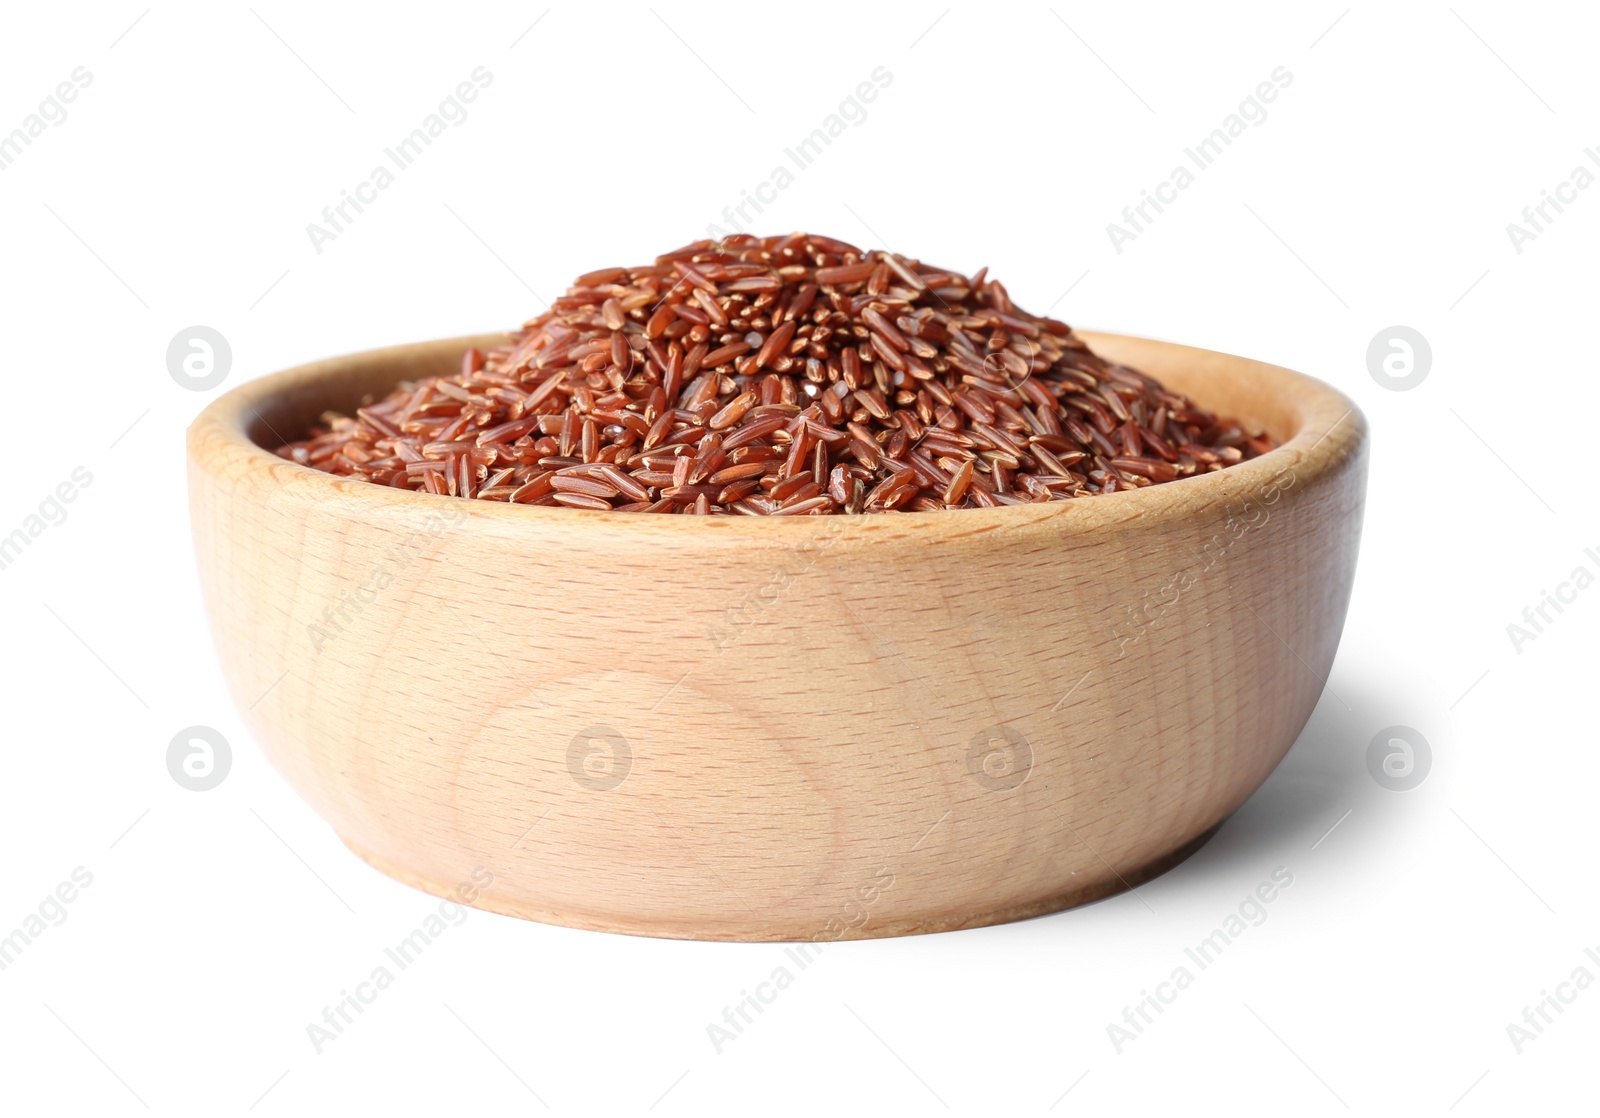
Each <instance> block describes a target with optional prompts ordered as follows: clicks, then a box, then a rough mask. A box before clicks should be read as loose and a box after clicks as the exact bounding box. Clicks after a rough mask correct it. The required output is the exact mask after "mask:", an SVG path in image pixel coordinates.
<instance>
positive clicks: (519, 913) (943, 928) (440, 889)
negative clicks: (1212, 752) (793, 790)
mask: <svg viewBox="0 0 1600 1118" xmlns="http://www.w3.org/2000/svg"><path fill="white" fill-rule="evenodd" d="M1221 829H1222V824H1221V823H1218V824H1217V825H1216V826H1215V827H1212V828H1211V829H1210V830H1208V831H1205V832H1204V833H1202V834H1200V835H1199V836H1197V837H1195V838H1193V839H1190V840H1189V841H1188V842H1186V843H1184V844H1183V845H1182V846H1179V847H1178V848H1176V849H1175V850H1172V851H1169V852H1168V853H1166V854H1163V855H1162V856H1161V857H1159V858H1156V859H1154V860H1153V861H1150V862H1147V863H1146V864H1145V865H1143V866H1140V867H1139V868H1138V869H1136V870H1132V871H1130V872H1128V873H1124V874H1120V875H1118V879H1117V880H1115V881H1112V882H1109V883H1100V884H1096V885H1091V886H1089V887H1087V888H1080V889H1071V890H1067V891H1066V892H1062V893H1054V894H1051V895H1050V896H1048V897H1044V898H1041V899H1039V900H1034V901H1027V902H1025V903H1023V904H1016V905H1008V906H1006V907H1004V908H997V909H989V910H987V911H984V912H974V913H958V914H952V915H949V916H928V917H918V918H915V919H908V920H898V921H885V922H882V923H873V922H870V921H869V922H868V923H867V924H864V925H863V926H861V927H859V928H848V929H846V930H845V931H844V932H843V934H841V935H839V936H837V937H829V938H828V939H826V940H819V939H818V937H817V936H816V930H815V929H814V928H800V927H795V926H783V925H773V926H763V927H758V928H751V927H744V928H735V929H731V930H730V929H727V928H721V927H719V928H704V927H698V926H695V925H692V924H682V925H679V924H671V923H666V922H661V921H654V920H639V921H629V920H616V919H611V918H607V917H601V916H595V915H593V914H589V913H575V912H570V911H558V910H552V909H547V908H541V907H540V906H539V905H537V904H535V903H532V902H528V901H524V900H521V899H519V898H516V897H507V896H504V895H488V896H479V897H478V898H477V899H476V900H474V901H473V902H472V903H471V904H470V905H469V906H468V907H470V908H478V909H482V910H484V911H485V912H495V913H499V914H500V915H502V916H515V917H517V918H518V919H521V920H532V921H535V922H537V923H540V924H554V925H556V926H558V927H563V928H577V929H580V930H582V931H589V932H615V933H618V934H622V935H634V936H649V937H652V938H655V939H693V940H711V941H722V942H731V943H790V942H802V941H806V940H817V941H819V942H829V943H832V942H837V941H839V940H847V939H887V938H889V937H892V936H912V935H926V934H928V933H930V932H953V931H959V930H961V929H964V928H983V927H987V926H989V925H991V924H1009V923H1011V922H1012V921H1015V920H1027V919H1030V918H1031V917H1034V916H1046V915H1048V914H1050V913H1052V912H1060V911H1062V910H1063V909H1068V908H1076V907H1077V906H1079V905H1085V904H1090V903H1092V902H1094V901H1099V900H1104V899H1105V898H1107V897H1112V896H1115V895H1116V894H1118V893H1123V892H1126V891H1128V890H1130V889H1135V888H1137V887H1138V886H1140V885H1142V884H1144V883H1145V882H1147V881H1150V880H1151V879H1153V878H1156V877H1160V876H1161V875H1162V874H1164V873H1166V872H1167V871H1168V870H1170V869H1172V868H1173V867H1175V866H1177V865H1178V864H1179V863H1181V862H1183V861H1185V860H1186V859H1188V858H1189V857H1190V855H1192V854H1194V853H1195V852H1196V851H1197V850H1199V849H1200V848H1201V847H1202V846H1204V845H1205V844H1206V843H1207V842H1209V841H1211V837H1212V836H1213V835H1215V834H1216V833H1217V832H1218V831H1219V830H1221ZM339 839H340V841H341V842H343V843H344V844H345V846H347V847H349V848H350V851H351V853H353V854H355V855H356V857H358V858H360V859H361V860H362V861H363V862H366V863H367V864H368V865H369V866H371V867H372V868H373V869H375V870H377V871H379V872H380V873H382V874H384V875H385V876H388V877H392V878H394V879H395V880H396V881H399V882H401V883H402V884H405V885H409V886H411V887H412V888H413V889H418V890H421V891H422V892H424V893H431V894H432V895H433V896H435V897H443V898H445V899H447V900H452V901H455V902H456V903H458V904H460V903H463V902H461V901H460V899H459V898H458V897H457V895H456V887H455V886H454V885H453V884H445V883H442V882H439V881H435V880H433V879H432V878H429V877H425V876H423V875H420V874H417V873H415V872H413V871H411V870H409V869H406V868H404V867H402V866H398V865H396V864H394V863H393V862H389V861H387V860H385V859H384V858H382V857H379V856H378V855H375V854H372V853H370V852H368V851H366V850H363V849H362V848H361V847H360V846H358V845H356V844H355V843H353V842H351V841H350V840H349V839H346V838H345V837H344V836H343V835H340V836H339Z"/></svg>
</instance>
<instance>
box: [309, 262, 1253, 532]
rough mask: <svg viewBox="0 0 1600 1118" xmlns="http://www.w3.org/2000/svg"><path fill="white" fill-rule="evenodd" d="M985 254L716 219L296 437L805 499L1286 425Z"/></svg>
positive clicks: (505, 474) (445, 474) (862, 508)
mask: <svg viewBox="0 0 1600 1118" xmlns="http://www.w3.org/2000/svg"><path fill="white" fill-rule="evenodd" d="M986 272H987V269H982V270H980V271H979V272H978V273H977V274H976V275H974V276H972V277H970V278H969V277H967V276H964V275H961V274H960V273H958V272H953V271H950V270H948V269H945V268H938V267H934V266H932V265H928V264H923V263H922V262H920V261H916V260H908V259H903V258H900V257H897V256H895V255H894V254H893V253H889V252H884V251H872V252H864V251H862V250H861V249H858V248H856V247H854V246H853V245H848V244H845V243H844V242H842V241H836V240H833V239H832V238H829V237H821V236H814V235H808V234H804V233H792V234H789V235H788V236H782V237H763V238H757V237H754V236H749V235H740V236H734V237H729V238H727V239H725V240H723V241H720V242H713V241H698V242H696V243H694V244H691V245H686V246H685V247H683V248H681V249H678V250H677V251H676V252H669V253H667V254H666V255H664V256H660V257H657V259H656V263H655V264H653V265H651V266H648V267H641V268H605V269H601V270H600V271H596V272H590V273H588V274H586V275H582V276H579V277H578V279H577V281H576V282H575V284H574V285H573V286H572V287H571V288H569V289H568V291H567V293H566V294H565V295H564V296H562V297H561V298H559V299H557V300H556V301H555V304H554V305H553V306H551V308H550V309H549V310H548V311H546V312H545V313H544V314H542V315H540V316H539V317H537V318H535V319H533V320H531V321H529V322H528V323H526V324H525V325H524V326H523V327H522V329H521V330H520V331H519V332H518V333H517V334H516V335H515V336H514V337H513V338H512V339H511V340H510V341H509V342H507V343H506V344H504V345H501V346H498V347H496V348H494V349H491V350H489V351H488V352H487V353H481V352H479V351H478V350H476V349H469V350H467V351H466V353H464V354H463V355H462V363H461V371H460V372H459V373H456V374H454V375H452V376H446V377H436V378H427V379H424V380H419V381H416V382H414V383H411V382H407V383H402V384H401V385H400V386H399V387H397V388H396V389H395V390H394V391H393V392H392V393H391V394H390V395H389V396H388V397H387V398H385V399H383V400H381V401H378V402H375V403H370V404H368V405H366V406H365V407H361V408H357V409H356V414H355V415H354V416H345V415H338V414H334V413H329V414H327V415H325V416H324V417H323V426H321V427H318V428H313V429H312V430H311V431H310V432H309V434H308V436H307V437H306V438H305V439H304V440H302V441H300V442H294V443H290V444H289V445H287V446H284V447H281V448H280V449H279V450H278V453H279V454H280V455H282V456H283V457H285V458H289V459H291V460H293V461H295V462H299V463H301V464H302V465H307V466H314V467H316V468H317V469H321V470H326V471H328V472H330V473H334V474H340V475H343V476H347V477H352V478H360V479H363V480H366V481H371V482H376V483H379V484H383V485H390V486H394V487H396V488H401V489H413V490H418V491H422V492H427V493H437V494H449V495H451V496H464V497H474V498H478V499H480V500H492V501H509V502H512V503H515V504H531V505H551V506H557V507H562V506H564V507H567V508H577V509H596V510H614V511H620V512H669V513H672V512H676V513H699V514H708V513H743V514H752V515H786V516H804V515H816V514H822V513H836V512H847V513H858V512H865V513H874V512H889V511H913V512H922V511H933V510H938V509H947V508H980V507H982V508H993V507H995V506H998V505H1012V504H1024V503H1031V502H1037V501H1051V500H1064V499H1067V498H1072V497H1084V496H1092V495H1095V494H1100V493H1113V492H1116V491H1118V490H1124V489H1136V488H1139V487H1141V486H1146V485H1155V484H1160V483H1163V482H1169V481H1175V480H1178V479H1180V478H1184V477H1189V476H1192V475H1194V474H1198V473H1204V472H1208V471H1211V470H1220V469H1223V468H1224V467H1226V466H1229V465H1232V464H1233V463H1235V462H1239V461H1243V460H1244V459H1248V458H1253V457H1255V456H1256V455H1258V454H1261V453H1264V452H1265V451H1267V450H1270V449H1271V448H1272V442H1271V440H1270V439H1268V438H1267V437H1266V436H1265V435H1263V434H1250V433H1249V432H1247V431H1245V430H1244V428H1243V427H1241V426H1240V424H1239V423H1238V422H1236V421H1234V420H1231V419H1222V418H1218V417H1217V416H1214V415H1212V414H1211V413H1209V412H1207V411H1205V410H1203V409H1201V408H1199V407H1197V406H1196V405H1195V404H1194V403H1193V402H1192V401H1190V400H1189V399H1188V398H1187V397H1185V396H1182V395H1179V394H1177V393H1175V392H1171V391H1168V390H1167V389H1165V388H1164V387H1162V386H1161V385H1160V384H1159V383H1157V382H1156V381H1155V380H1153V379H1152V378H1150V377H1147V376H1145V375H1144V374H1142V373H1139V372H1137V371H1135V370H1133V369H1130V368H1127V367H1126V366H1122V365H1117V364H1114V363H1112V362H1109V361H1106V360H1104V359H1102V358H1100V357H1098V356H1096V355H1095V354H1094V353H1092V352H1090V350H1089V348H1088V346H1087V345H1085V344H1084V342H1083V341H1082V340H1081V339H1080V338H1079V337H1078V336H1077V335H1076V334H1074V333H1073V332H1072V330H1071V329H1070V328H1069V327H1068V326H1067V325H1066V324H1064V323H1061V322H1057V321H1056V320H1054V319H1051V318H1041V317H1036V316H1034V315H1031V314H1028V313H1027V312H1025V311H1022V310H1020V309H1018V308H1017V307H1016V306H1015V305H1014V304H1013V303H1012V302H1011V299H1010V297H1009V296H1008V295H1007V294H1006V290H1005V288H1004V287H1002V286H1001V285H1000V284H999V283H998V282H997V281H995V280H991V279H988V278H986Z"/></svg>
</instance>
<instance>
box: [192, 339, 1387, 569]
mask: <svg viewBox="0 0 1600 1118" xmlns="http://www.w3.org/2000/svg"><path fill="white" fill-rule="evenodd" d="M1075 332H1076V333H1077V334H1078V336H1080V337H1081V338H1083V340H1084V341H1085V342H1087V343H1088V344H1089V345H1090V347H1091V348H1093V349H1095V350H1096V351H1097V352H1099V351H1100V350H1101V347H1102V346H1105V347H1106V348H1116V347H1118V346H1119V343H1129V344H1133V345H1135V346H1146V347H1148V346H1153V347H1156V348H1159V349H1163V350H1166V351H1168V352H1169V353H1170V354H1171V355H1172V356H1174V357H1180V358H1181V357H1183V356H1185V355H1188V356H1190V357H1191V358H1192V359H1193V360H1194V361H1196V362H1197V363H1198V362H1207V363H1212V364H1216V363H1218V361H1219V359H1220V362H1221V364H1222V365H1224V366H1226V365H1235V366H1236V367H1245V366H1248V367H1251V368H1252V369H1253V371H1255V372H1256V373H1258V374H1260V376H1261V379H1262V381H1263V383H1266V384H1269V385H1271V386H1272V388H1273V390H1274V392H1276V394H1277V398H1278V399H1279V400H1280V401H1281V402H1283V403H1285V404H1287V405H1288V407H1289V410H1290V412H1291V414H1293V415H1295V416H1297V419H1298V428H1297V429H1296V430H1295V432H1294V434H1293V435H1292V436H1291V437H1290V438H1289V439H1287V440H1286V441H1284V442H1283V443H1281V444H1280V445H1279V446H1278V447H1276V448H1275V449H1273V450H1271V451H1269V452H1268V453H1266V454H1263V455H1261V456H1259V457H1257V458H1253V459H1251V460H1249V461H1247V462H1241V463H1239V464H1238V465H1235V466H1230V467H1228V468H1227V469H1224V470H1220V471H1214V472H1211V473H1206V474H1200V475H1197V476H1195V477H1189V478H1182V479H1179V480H1177V481H1172V482H1166V483H1163V484H1158V485H1150V486H1145V487H1143V488H1141V489H1135V490H1125V491H1121V492H1117V493H1106V494H1100V495H1097V496H1094V497H1092V498H1086V499H1085V498H1080V499H1078V500H1071V501H1049V502H1044V503H1037V504H1026V505H1004V506H1001V507H998V508H988V509H948V510H942V511H937V512H909V513H904V514H901V515H887V514H869V513H857V514H849V513H831V514H828V515H826V516H820V517H818V516H796V517H783V516H662V515H659V514H650V513H632V512H601V511H598V510H587V509H566V508H549V507H544V506H539V505H516V506H513V505H510V504H508V503H505V502H501V501H478V500H473V501H468V502H467V505H468V506H469V507H470V511H471V514H472V515H473V517H474V519H479V521H480V525H481V526H485V527H487V526H490V525H504V526H505V527H506V528H507V530H512V531H514V530H516V529H518V528H521V529H524V530H525V529H529V528H537V527H541V526H544V527H551V526H555V525H560V526H561V527H560V530H562V531H571V532H587V533H592V534H594V535H595V536H596V537H600V536H615V535H618V534H621V535H625V536H628V537H637V535H638V534H639V533H641V532H644V533H652V534H654V533H663V532H665V533H672V534H673V538H674V539H675V540H679V541H680V542H690V541H695V540H699V541H703V542H705V543H708V544H709V543H711V542H713V541H717V542H720V543H733V542H735V541H741V542H771V541H772V540H774V539H775V538H776V539H778V540H783V539H786V538H792V537H797V536H810V535H814V534H815V533H816V531H817V527H818V522H819V521H823V522H827V523H837V524H838V525H840V527H841V528H843V529H844V530H845V532H846V534H847V535H849V536H850V537H852V538H856V539H869V538H877V539H880V540H885V541H886V540H887V539H889V538H893V539H897V540H898V539H909V540H910V541H912V542H926V541H927V540H929V539H936V538H941V537H944V538H951V537H959V536H964V535H968V534H976V533H979V532H988V531H993V530H996V529H1006V530H1016V529H1029V528H1038V527H1041V526H1048V528H1049V530H1050V531H1052V532H1070V533H1074V534H1076V533H1080V532H1081V533H1087V532H1093V531H1095V530H1097V529H1103V528H1109V527H1112V526H1115V525H1119V524H1121V525H1125V524H1129V523H1132V522H1137V521H1141V520H1144V519H1146V518H1149V517H1168V516H1177V517H1183V516H1186V515H1193V514H1194V513H1195V512H1196V511H1197V510H1205V509H1208V508H1215V507H1220V506H1221V505H1222V504H1224V503H1225V502H1226V501H1227V500H1228V499H1229V498H1231V497H1236V496H1238V495H1239V494H1240V493H1248V492H1258V491H1261V490H1263V489H1266V488H1269V487H1270V486H1271V485H1272V484H1274V482H1275V480H1276V479H1278V478H1280V477H1281V476H1282V475H1283V473H1284V472H1285V471H1286V470H1290V469H1292V470H1293V471H1294V473H1295V476H1296V478H1297V480H1298V481H1299V482H1308V481H1312V480H1314V479H1316V478H1317V477H1318V476H1319V475H1321V474H1323V473H1325V472H1327V471H1329V470H1331V469H1333V468H1334V467H1336V466H1337V465H1339V464H1340V463H1342V462H1344V461H1345V460H1347V459H1348V458H1349V457H1350V456H1351V455H1352V454H1354V453H1355V452H1356V451H1357V450H1358V449H1359V448H1360V445H1361V443H1362V442H1363V440H1364V439H1365V437H1366V430H1367V427H1366V420H1365V417H1364V416H1363V415H1362V413H1361V410H1360V409H1359V408H1358V407H1357V406H1356V404H1355V403H1354V402H1353V401H1351V400H1350V399H1349V398H1348V397H1347V396H1345V395H1344V394H1343V393H1341V392H1339V391H1338V390H1337V389H1335V388H1333V387H1331V386H1330V385H1327V384H1325V383H1323V382H1322V381H1319V380H1317V379H1316V378H1314V377H1311V376H1307V375H1306V374H1304V373H1298V372H1295V371H1294V370H1292V369H1286V368H1283V367H1282V366H1278V365H1272V364H1269V363H1267V362H1262V361H1256V360H1254V359H1252V358H1247V357H1241V356H1238V355H1235V354H1228V353H1220V352H1217V351H1214V350H1206V349H1200V348H1197V347H1194V346H1186V345H1181V344H1178V343H1175V342H1168V341H1163V340H1160V339H1156V338H1146V337H1140V336H1137V335H1123V334H1109V333H1102V332H1098V331H1089V330H1077V331H1075ZM506 337H507V335H505V334H504V333H493V334H473V335H464V336H461V337H456V338H441V339H436V340H431V341H422V342H410V343H405V344H402V345H396V346H385V347H380V348H377V349H369V350H361V351H357V352H354V353H348V354H343V355H340V356H337V357H331V358H326V359H324V360H321V361H314V362H310V363H307V364H303V365H297V366H294V367H292V368H289V369H284V370H282V371H280V372H275V373H269V374H267V375H265V376H261V377H258V378H255V379H253V380H250V381H247V382H246V383H244V384H241V385H239V386H238V387H236V388H234V389H232V390H230V391H229V392H227V393H224V394H223V395H222V396H220V397H218V398H217V399H216V400H214V401H212V402H211V403H210V404H209V405H208V406H207V407H206V408H205V409H204V410H203V411H202V412H201V413H200V414H199V415H198V416H197V417H196V418H195V420H194V422H193V423H192V424H191V425H190V428H189V432H188V442H189V446H190V448H191V450H192V451H195V452H199V455H200V457H201V458H202V460H203V461H204V462H205V465H206V469H207V471H208V472H212V473H219V472H220V473H234V472H235V471H239V472H255V471H270V472H272V473H274V474H275V475H276V476H275V477H274V486H275V488H277V489H279V490H281V491H289V492H292V493H293V495H295V496H298V497H304V498H306V499H308V500H325V499H328V498H338V499H340V500H341V502H343V501H350V502H354V506H353V508H354V509H357V510H364V511H367V512H370V513H371V514H372V515H375V516H387V515H422V514H426V513H429V512H434V511H437V510H438V509H439V508H440V507H441V506H440V504H439V503H440V502H448V503H451V504H455V503H456V502H458V501H459V498H456V497H449V496H442V495H437V494H432V493H422V492H417V491H414V490H408V489H396V488H394V487H392V486H386V485H375V484H373V483H372V482H368V481H360V480H356V479H353V478H345V477H340V476H337V475H334V474H330V473H326V472H324V471H322V470H318V469H315V468H313V467H310V466H302V465H300V464H298V463H295V462H292V461H290V460H289V459H286V458H282V457H279V456H278V455H277V454H274V453H273V452H272V451H270V450H267V449H265V448H263V447H261V446H258V445H257V444H256V442H255V441H254V440H253V439H252V438H251V436H250V433H249V427H250V426H251V424H252V423H254V422H255V421H256V420H257V419H258V418H259V414H260V411H261V409H262V408H263V407H264V406H265V405H267V404H268V403H269V401H272V400H274V399H275V398H277V397H278V396H280V395H281V394H284V393H286V392H291V391H295V390H304V389H306V388H307V387H308V386H310V385H312V384H314V383H315V382H317V381H319V380H323V379H332V378H337V377H339V376H343V375H348V374H349V372H350V369H351V366H352V365H353V364H354V363H355V362H358V361H360V362H373V361H382V360H385V359H388V360H391V361H393V362H394V363H395V365H396V367H397V369H399V368H400V367H401V366H402V365H403V364H404V361H405V359H406V358H407V357H408V356H412V355H415V354H417V353H419V352H421V351H424V350H434V349H437V350H441V351H448V350H451V349H454V350H456V351H458V352H459V351H461V350H464V349H466V347H468V346H472V345H476V346H478V347H479V348H484V347H487V346H492V345H496V344H499V343H501V342H503V341H505V340H506ZM400 379H405V378H404V377H403V376H400V375H397V377H396V380H397V382H398V380H400ZM1197 402H1198V403H1200V404H1201V406H1202V407H1209V406H1210V405H1209V404H1207V402H1206V401H1205V400H1203V399H1200V400H1198V401H1197ZM282 434H286V435H288V436H289V437H294V436H295V435H299V434H303V433H302V432H284V433H282ZM202 448H203V449H202ZM480 518H481V519H480Z"/></svg>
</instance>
